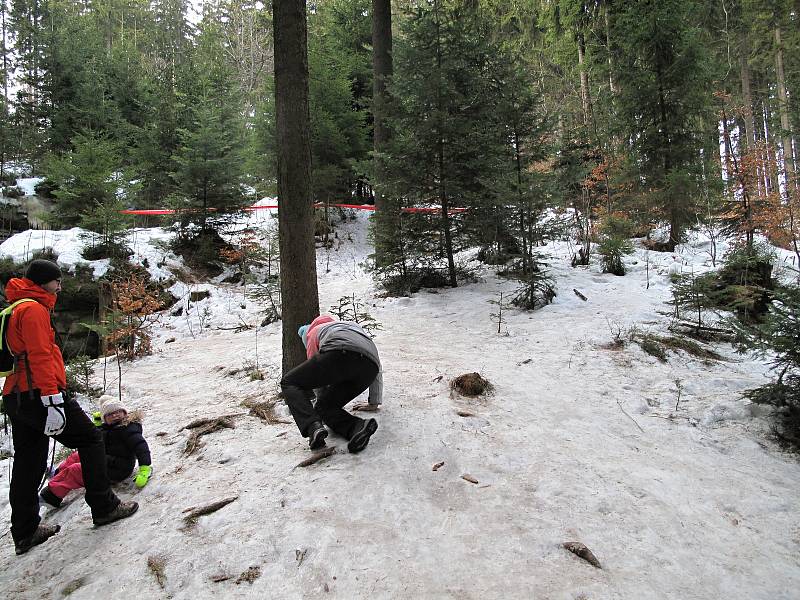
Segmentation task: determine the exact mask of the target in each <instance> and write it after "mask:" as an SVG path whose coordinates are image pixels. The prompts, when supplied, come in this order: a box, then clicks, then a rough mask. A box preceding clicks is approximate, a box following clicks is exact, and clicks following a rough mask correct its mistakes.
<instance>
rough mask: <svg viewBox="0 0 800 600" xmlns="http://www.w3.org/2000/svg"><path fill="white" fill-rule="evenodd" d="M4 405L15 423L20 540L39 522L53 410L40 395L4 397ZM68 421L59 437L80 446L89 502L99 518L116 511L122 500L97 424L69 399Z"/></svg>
mask: <svg viewBox="0 0 800 600" xmlns="http://www.w3.org/2000/svg"><path fill="white" fill-rule="evenodd" d="M3 407H4V409H5V412H6V414H7V415H8V417H9V419H10V421H11V427H12V432H11V433H12V435H13V438H14V467H13V469H12V471H11V488H10V490H9V503H10V504H11V537H13V538H14V541H15V542H19V541H20V540H24V539H25V538H27V537H29V536H31V535H32V534H33V532H34V531H36V528H37V527H38V526H39V521H40V520H41V519H40V517H39V498H38V492H39V484H40V483H41V481H42V477H43V476H44V472H45V469H46V468H47V450H48V447H49V441H48V437H47V436H46V435H45V434H44V423H45V420H46V418H47V409H46V408H45V407H44V406H42V402H41V400H40V397H39V393H38V392H35V393H34V396H33V397H29V396H28V393H27V392H24V393H23V394H22V396H21V399H20V402H19V405H18V402H17V397H16V395H9V396H3ZM64 413H65V415H66V419H67V423H66V427H65V428H64V431H62V432H61V433H60V434H58V435H57V436H54V437H55V439H56V440H57V441H58V442H59V443H60V444H62V445H64V446H66V447H67V448H77V450H78V454H79V455H80V457H81V470H82V471H83V481H84V484H85V486H86V503H87V504H88V505H89V506H90V507H91V509H92V516H93V517H102V516H105V515H107V514H108V513H110V512H111V511H112V510H114V509H115V508H116V507H117V505H118V504H119V498H117V496H116V494H114V492H113V491H111V484H110V483H109V481H108V475H107V474H106V452H105V446H104V444H103V437H102V435H101V434H100V431H99V430H98V429H97V427H95V426H94V424H93V423H92V421H91V420H90V419H89V417H88V416H87V415H86V413H85V412H83V410H82V409H81V407H80V406H79V405H78V403H77V402H75V401H74V400H65V401H64Z"/></svg>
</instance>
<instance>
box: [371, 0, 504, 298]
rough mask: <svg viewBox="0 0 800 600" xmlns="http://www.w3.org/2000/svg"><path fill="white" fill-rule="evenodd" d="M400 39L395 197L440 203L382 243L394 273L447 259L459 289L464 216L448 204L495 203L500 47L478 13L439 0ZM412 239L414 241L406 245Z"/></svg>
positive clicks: (500, 146)
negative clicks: (458, 259)
mask: <svg viewBox="0 0 800 600" xmlns="http://www.w3.org/2000/svg"><path fill="white" fill-rule="evenodd" d="M403 33H404V35H403V36H402V37H401V38H399V39H398V40H397V43H396V44H395V45H394V47H395V53H394V66H395V76H394V79H393V84H392V86H391V93H392V96H393V98H394V118H393V119H392V122H391V127H392V130H393V135H394V137H393V140H392V142H391V146H390V148H391V150H390V156H389V157H387V168H388V172H389V174H388V177H389V181H390V183H391V188H390V191H391V194H392V196H394V197H397V198H404V199H405V200H404V201H405V202H406V203H408V204H412V205H413V204H418V203H423V204H427V203H435V204H438V205H439V209H438V214H436V215H431V216H424V217H422V216H413V217H409V218H406V217H405V216H404V217H401V219H402V220H403V221H407V223H399V224H398V225H397V226H396V229H395V231H396V233H392V230H391V229H390V228H384V229H382V230H379V231H378V232H377V233H378V234H379V235H380V234H383V235H387V236H389V238H388V239H383V240H376V244H377V243H383V244H385V245H386V246H385V247H386V249H387V255H388V256H391V258H393V259H394V265H393V266H392V267H387V268H385V269H384V272H386V273H387V274H394V275H396V274H398V273H399V274H401V275H403V274H406V273H407V272H408V271H409V269H411V270H418V269H420V268H424V269H439V268H440V263H441V262H442V261H444V262H445V265H446V273H447V276H446V280H447V282H448V284H449V285H451V286H456V285H457V276H456V266H455V260H454V254H455V252H457V251H458V250H459V248H460V246H461V244H463V243H464V239H463V236H462V233H463V219H462V218H461V217H459V216H455V215H453V214H451V212H450V208H451V207H454V206H455V207H471V208H473V209H475V210H476V214H478V213H483V214H485V210H487V209H489V210H490V209H491V207H492V206H493V205H495V204H496V198H495V192H496V187H495V186H494V183H495V181H494V180H495V177H496V172H497V169H498V168H499V166H500V165H501V163H502V160H503V153H504V148H505V147H506V146H507V143H508V141H507V138H505V135H504V132H503V130H502V127H500V126H499V124H498V120H497V116H496V110H495V107H496V103H497V98H498V96H499V85H498V83H499V82H498V81H497V80H496V79H494V77H493V68H494V67H495V64H494V62H493V59H494V57H495V56H496V51H497V48H496V46H494V45H493V42H492V40H491V35H490V30H489V28H488V26H487V25H486V24H485V23H484V22H483V21H482V19H481V18H480V17H479V15H478V14H477V13H476V12H475V11H474V10H472V9H470V8H465V7H463V6H460V5H457V4H456V3H450V2H443V1H441V0H435V1H434V2H432V3H431V4H430V5H425V6H417V7H416V9H415V11H414V12H413V13H412V14H411V15H410V16H409V18H408V19H407V20H406V21H405V23H404V30H403ZM414 230H417V231H416V232H415V231H414ZM407 235H414V236H415V237H414V238H412V239H414V240H415V242H414V243H408V241H407V240H404V239H403V236H407ZM393 239H394V240H395V241H394V242H393V241H392V240H393ZM417 241H419V242H420V243H419V244H417V243H416V242H417ZM392 244H394V247H393V248H392ZM415 246H418V248H417V247H415ZM387 262H390V261H389V260H387Z"/></svg>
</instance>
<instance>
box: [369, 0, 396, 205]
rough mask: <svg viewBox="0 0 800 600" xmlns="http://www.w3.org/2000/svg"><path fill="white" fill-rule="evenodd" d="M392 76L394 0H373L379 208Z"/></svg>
mask: <svg viewBox="0 0 800 600" xmlns="http://www.w3.org/2000/svg"><path fill="white" fill-rule="evenodd" d="M391 76H392V3H391V0H372V117H373V121H374V138H373V139H374V146H373V147H374V150H375V174H376V182H375V210H376V211H381V210H383V208H384V198H383V189H382V188H383V161H382V160H381V154H382V153H383V152H385V151H386V145H387V143H388V142H389V128H388V127H387V123H386V117H387V107H388V92H387V90H386V81H387V79H388V78H390V77H391Z"/></svg>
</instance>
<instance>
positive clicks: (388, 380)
mask: <svg viewBox="0 0 800 600" xmlns="http://www.w3.org/2000/svg"><path fill="white" fill-rule="evenodd" d="M360 259H361V258H360V257H359V256H358V255H357V254H353V255H351V256H349V257H345V258H342V259H341V260H339V261H338V263H337V265H336V268H335V269H333V270H332V272H331V274H328V275H325V274H324V268H323V269H321V270H320V289H321V297H322V302H321V305H322V306H323V307H325V306H328V305H330V304H331V303H333V302H335V301H336V299H337V298H338V297H340V296H341V295H344V294H346V293H351V292H355V293H356V294H357V295H358V296H359V297H361V298H366V297H367V294H369V293H370V291H371V283H370V281H369V279H368V278H367V277H366V276H364V275H363V273H361V272H360V269H359V268H358V266H357V263H358V262H359V261H360ZM556 270H557V275H558V285H559V290H560V293H559V296H558V297H557V301H556V303H555V304H554V305H552V306H550V307H547V308H545V309H543V310H541V311H538V312H536V313H530V314H527V313H516V312H514V313H511V314H509V315H508V317H507V325H505V326H504V327H503V329H504V333H503V334H501V335H498V334H497V333H496V325H495V324H493V323H491V322H490V319H489V316H488V315H489V313H490V312H492V311H494V309H495V307H493V306H492V305H490V304H488V303H487V300H489V299H492V298H493V297H494V296H493V293H494V292H495V291H496V290H500V289H503V290H508V289H510V286H509V285H508V283H506V282H504V281H501V280H498V279H495V278H494V277H492V276H487V277H486V278H485V280H484V281H482V282H480V283H476V284H470V285H466V286H463V287H460V288H457V289H454V290H442V291H439V293H428V292H421V293H419V294H416V295H415V296H414V297H413V298H403V299H373V300H372V301H371V302H373V303H374V304H375V306H374V307H371V308H370V311H371V313H372V314H373V316H374V317H375V318H376V319H377V320H378V321H380V322H381V323H382V324H383V331H381V332H380V333H379V334H378V337H377V343H378V346H379V349H380V352H381V356H382V358H383V361H384V369H385V386H386V398H385V405H384V408H383V409H382V410H381V412H380V413H379V414H378V415H377V417H376V418H377V419H378V420H379V423H380V428H379V429H378V431H377V433H376V434H375V436H374V437H373V440H372V442H371V443H370V445H369V447H368V449H367V450H366V451H365V452H363V453H362V454H359V455H355V456H351V455H349V454H346V453H341V454H340V453H337V454H336V455H334V456H333V457H331V458H330V459H327V460H326V461H324V462H320V463H318V464H316V465H314V466H312V467H309V468H307V469H293V466H294V465H295V464H297V463H298V462H299V461H300V460H302V459H303V458H305V457H306V456H307V455H308V450H307V447H306V446H305V443H304V440H303V439H302V438H300V436H299V434H298V433H297V431H296V429H295V428H294V425H265V424H263V423H261V422H260V421H258V420H257V419H255V418H252V417H248V416H240V417H237V418H236V420H235V423H236V427H235V429H223V430H221V431H219V432H215V433H212V434H210V435H209V436H206V437H204V438H203V440H204V442H205V446H204V447H203V448H202V449H201V450H200V451H199V452H198V453H197V454H196V455H193V456H189V457H185V456H183V455H182V450H183V447H184V445H185V438H186V434H185V432H179V429H180V428H181V427H182V426H183V425H185V424H187V423H188V422H190V421H191V420H192V419H194V418H196V417H200V416H204V417H208V416H216V415H223V414H232V413H244V412H246V410H245V409H243V408H241V406H240V402H241V401H242V400H243V399H245V398H250V397H259V396H263V397H264V398H265V399H266V398H268V397H270V396H272V394H273V393H274V392H275V391H276V383H275V378H276V377H277V373H278V365H279V364H280V348H279V346H280V335H279V330H278V327H277V326H276V325H272V326H270V327H267V328H264V329H262V330H261V331H260V333H259V340H258V346H259V349H260V352H259V353H260V363H261V365H262V368H264V369H265V371H266V373H267V376H268V377H267V380H265V381H263V382H252V381H250V380H249V379H248V378H247V377H246V376H244V375H243V374H238V375H234V376H228V375H226V374H225V373H226V371H229V370H230V369H233V368H238V367H241V366H242V365H243V364H244V363H245V362H247V361H252V360H253V359H254V358H255V352H254V347H255V345H254V334H253V332H252V331H250V332H244V333H238V334H236V333H233V332H231V331H216V332H212V333H204V334H202V335H200V336H198V337H197V338H192V337H190V336H184V335H181V336H178V339H177V340H176V341H175V342H173V343H168V344H166V343H164V339H165V338H166V337H168V336H169V331H164V332H162V335H161V337H160V341H159V343H158V346H157V348H158V350H159V352H158V353H157V354H156V355H154V356H152V357H148V358H145V359H143V360H141V361H138V362H136V363H134V364H132V365H128V366H127V367H126V373H125V375H124V379H123V381H124V384H125V396H126V398H127V399H128V401H129V403H130V405H131V406H133V407H136V408H142V409H143V410H144V411H145V415H146V417H145V421H144V425H145V434H146V436H147V438H148V440H149V441H150V443H151V449H152V451H153V460H154V465H155V476H154V478H153V480H152V481H151V483H150V484H149V485H148V486H147V487H146V488H145V489H144V490H143V491H141V492H138V493H136V492H135V491H134V490H133V488H131V487H129V486H127V485H123V486H121V487H122V489H121V493H122V495H123V496H125V497H131V496H135V498H136V499H137V500H138V501H139V502H140V505H141V508H140V510H139V513H138V514H137V515H136V516H134V517H133V518H131V519H130V520H128V521H125V522H122V523H119V524H115V525H112V526H109V527H107V528H103V529H98V530H92V529H91V526H90V517H89V514H88V511H87V509H86V507H85V505H84V504H83V502H82V500H81V499H80V498H75V499H74V501H73V502H71V503H70V505H69V506H68V507H67V508H65V509H61V510H60V511H57V512H54V513H52V516H48V518H49V519H53V520H56V521H58V522H61V523H63V529H62V532H61V533H60V534H59V535H58V536H56V537H55V538H53V540H51V541H49V542H48V543H47V544H46V545H45V546H42V547H41V548H37V549H35V550H34V551H32V552H30V553H29V554H28V555H25V556H23V557H15V556H13V547H12V546H11V545H10V543H9V541H8V539H7V538H6V539H5V540H4V542H5V543H3V545H2V547H0V570H2V575H0V589H3V590H4V593H5V594H6V597H9V598H39V597H59V595H60V593H61V590H62V589H63V588H64V586H66V585H67V584H68V583H69V582H70V581H72V580H75V579H76V578H79V577H84V581H83V584H82V586H81V587H79V588H78V589H77V590H76V591H75V592H74V593H72V594H71V595H70V596H69V597H70V598H74V599H97V598H127V597H139V598H163V597H171V598H176V599H177V598H183V599H193V600H195V599H203V598H213V597H219V598H281V599H283V598H297V599H300V598H310V597H315V598H316V597H319V598H342V599H360V598H370V599H376V598H409V599H411V598H459V599H465V598H475V599H484V598H503V599H507V598H520V599H523V598H526V599H530V598H535V599H537V600H538V599H565V600H567V599H569V600H573V599H576V598H582V597H583V598H591V599H593V600H594V599H603V598H619V599H630V598H680V599H689V598H703V599H706V598H707V599H714V598H748V599H759V598H763V599H765V600H766V599H770V600H772V599H776V598H787V599H788V598H792V597H796V591H797V589H800V559H799V558H798V556H800V552H799V551H800V526H798V521H799V519H798V517H800V501H799V500H798V499H797V489H798V488H800V466H799V465H798V463H797V461H796V459H795V458H793V457H790V456H786V455H783V454H781V453H780V452H778V451H777V450H776V449H775V448H774V447H773V446H772V445H771V444H769V443H768V442H765V441H764V433H765V429H766V425H765V423H764V421H763V420H762V419H760V418H753V417H752V416H750V412H749V409H748V407H747V406H746V403H744V402H743V401H740V400H737V397H738V392H739V391H741V390H743V389H746V388H748V387H752V386H753V385H756V384H758V383H760V382H761V381H762V380H763V379H762V373H763V371H764V369H763V366H761V365H759V364H756V363H754V362H752V361H750V360H747V361H745V360H742V359H741V358H739V357H735V356H732V355H731V356H729V357H730V358H731V359H732V360H729V361H727V362H721V363H714V364H712V365H710V366H709V365H706V364H704V363H702V362H701V361H699V360H697V359H693V358H691V357H688V356H687V355H685V354H670V361H669V363H668V364H661V363H658V362H656V361H655V360H654V359H652V358H651V357H648V356H647V355H645V354H644V353H642V352H641V350H639V348H638V347H637V346H632V347H628V348H626V349H625V350H624V351H621V352H613V351H609V350H604V349H602V348H600V347H599V346H598V344H599V343H603V342H608V341H609V340H610V339H611V334H610V332H609V325H608V322H609V321H610V322H611V323H612V325H613V324H614V323H617V324H620V325H624V326H628V325H630V324H632V323H634V322H635V323H637V324H638V325H639V326H640V327H647V326H648V325H647V323H648V322H649V323H650V325H649V326H652V327H654V328H658V327H659V325H657V324H656V323H655V322H656V321H658V320H659V317H658V315H656V314H655V310H657V309H661V308H662V306H661V302H662V301H663V299H664V297H665V287H664V285H663V284H660V285H656V286H654V287H653V288H651V289H650V290H647V291H646V290H645V289H644V281H643V276H642V274H641V272H639V271H635V272H634V273H632V274H631V275H629V276H627V277H625V278H615V277H613V276H609V275H601V274H598V273H595V272H590V271H580V270H572V269H569V268H564V267H559V268H557V269H556ZM573 287H577V288H579V289H580V290H581V291H582V292H583V293H585V294H586V295H587V297H588V298H589V301H588V302H583V301H581V300H580V299H579V298H578V297H577V296H575V295H574V294H573V293H572V291H571V290H572V288H573ZM213 293H214V292H213V291H212V294H213ZM218 293H220V294H223V293H225V292H224V290H220V291H219V292H218ZM212 297H213V296H212ZM505 332H507V333H508V335H505ZM721 351H723V352H725V350H724V349H722V350H721ZM528 359H530V361H529V362H525V361H527V360H528ZM471 371H478V372H480V373H481V374H482V375H484V376H485V377H486V378H488V379H489V380H490V381H491V382H492V383H493V384H494V385H495V392H494V394H493V395H491V396H489V397H487V398H485V399H482V400H478V401H474V400H466V399H461V398H454V397H452V396H451V393H450V390H449V387H448V383H449V381H450V379H452V378H453V377H455V376H457V375H459V374H461V373H465V372H471ZM676 379H679V380H680V382H681V386H682V388H683V395H682V400H681V406H680V408H679V410H678V411H677V415H678V417H677V418H675V419H674V420H668V419H667V418H663V417H667V416H669V415H670V414H675V410H674V404H675V399H676V384H675V380H676ZM623 409H624V412H623ZM457 410H462V411H468V412H470V413H473V414H474V416H472V417H460V416H458V415H457V414H456V411H457ZM625 413H627V415H626V414H625ZM284 414H285V413H284ZM660 417H661V418H660ZM634 421H635V422H634ZM640 428H641V429H640ZM159 432H165V434H164V435H156V434H157V433H159ZM329 442H330V443H331V444H336V445H337V446H338V447H339V449H340V450H343V449H344V446H345V444H344V442H343V440H341V439H338V438H336V437H335V436H333V437H332V438H329ZM442 461H443V462H444V466H442V467H441V468H440V469H439V470H438V471H435V472H434V471H432V465H433V464H434V463H438V462H442ZM467 473H468V474H470V475H472V476H473V477H474V478H475V479H477V480H478V484H473V483H469V482H467V481H465V480H464V479H462V478H461V475H462V474H467ZM230 495H238V500H237V501H235V502H233V503H232V504H229V505H228V506H226V507H225V508H223V509H221V510H219V511H218V512H216V513H214V514H212V515H209V516H205V517H202V518H200V520H199V522H198V524H197V526H196V527H194V528H193V529H190V530H182V529H181V528H180V527H181V524H182V522H181V517H182V514H181V511H182V510H183V509H185V508H188V507H192V506H198V505H200V504H203V503H205V502H208V501H211V500H215V499H219V498H223V497H226V496H230ZM70 498H73V497H70ZM571 540H579V541H582V542H584V543H585V544H586V545H587V546H588V547H589V548H590V549H592V551H593V552H594V553H595V554H596V555H597V557H598V559H599V560H600V561H601V562H602V564H603V566H604V569H603V570H597V569H594V568H593V567H591V566H589V565H588V564H587V563H585V562H583V561H582V560H580V559H578V558H576V557H575V556H573V555H572V554H569V553H568V552H566V551H565V550H564V549H563V548H561V543H562V542H565V541H571ZM156 555H158V556H161V557H162V558H163V559H164V561H165V565H166V566H165V572H166V582H165V584H164V585H165V588H164V589H163V590H162V589H160V588H159V586H158V585H157V583H156V581H155V578H154V577H153V576H152V574H151V573H150V572H149V571H148V568H147V564H146V563H147V557H149V556H156ZM249 567H258V568H259V569H260V572H261V575H260V577H259V578H257V579H255V580H254V581H253V582H252V583H247V582H241V583H239V584H236V583H235V580H236V578H237V577H238V576H239V574H240V573H243V572H245V571H246V570H247V569H248V568H249ZM225 574H227V575H230V576H231V579H228V580H226V581H222V582H218V583H214V582H212V581H211V578H212V577H214V576H218V575H225Z"/></svg>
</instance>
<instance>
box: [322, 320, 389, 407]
mask: <svg viewBox="0 0 800 600" xmlns="http://www.w3.org/2000/svg"><path fill="white" fill-rule="evenodd" d="M318 340H319V352H330V351H331V350H349V351H350V352H358V353H359V354H361V355H363V356H364V357H365V358H368V359H370V360H371V361H372V362H374V363H375V364H376V365H377V366H378V374H377V375H376V376H375V380H374V381H373V382H372V384H371V385H370V386H369V403H370V404H375V405H378V404H381V403H382V402H383V371H382V369H381V359H380V358H379V357H378V348H376V347H375V342H373V341H372V338H371V337H369V334H368V333H367V332H366V331H364V330H363V329H362V328H361V327H359V326H358V325H356V324H355V323H347V322H345V321H334V322H332V323H324V324H322V325H320V330H319V337H318Z"/></svg>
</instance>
